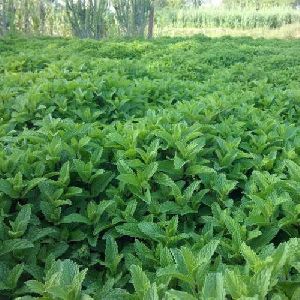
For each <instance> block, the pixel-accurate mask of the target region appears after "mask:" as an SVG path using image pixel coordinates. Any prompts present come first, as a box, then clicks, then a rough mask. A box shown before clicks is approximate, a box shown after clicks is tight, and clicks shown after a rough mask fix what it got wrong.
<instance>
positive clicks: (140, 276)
mask: <svg viewBox="0 0 300 300" xmlns="http://www.w3.org/2000/svg"><path fill="white" fill-rule="evenodd" d="M130 273H131V279H132V283H133V286H134V289H135V291H136V293H138V294H139V295H144V294H145V293H146V291H148V289H150V286H151V285H150V281H149V279H148V277H147V275H146V274H145V272H143V270H142V268H141V267H139V266H136V265H132V266H131V267H130Z"/></svg>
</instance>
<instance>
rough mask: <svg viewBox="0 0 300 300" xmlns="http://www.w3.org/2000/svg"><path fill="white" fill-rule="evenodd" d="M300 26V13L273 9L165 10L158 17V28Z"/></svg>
mask: <svg viewBox="0 0 300 300" xmlns="http://www.w3.org/2000/svg"><path fill="white" fill-rule="evenodd" d="M287 24H300V10H295V9H292V8H272V9H261V10H255V9H247V10H245V9H242V10H241V9H231V10H229V9H212V8H201V7H199V8H197V9H195V8H193V9H192V8H191V9H186V8H185V9H169V8H168V9H164V10H161V11H159V13H158V16H157V27H158V28H161V29H163V28H166V27H173V28H186V27H187V28H210V27H213V28H237V29H240V28H241V29H253V28H270V29H275V28H280V27H282V26H284V25H287Z"/></svg>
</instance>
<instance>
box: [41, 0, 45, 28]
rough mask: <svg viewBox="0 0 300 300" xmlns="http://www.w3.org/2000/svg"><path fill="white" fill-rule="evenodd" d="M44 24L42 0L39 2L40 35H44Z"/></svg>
mask: <svg viewBox="0 0 300 300" xmlns="http://www.w3.org/2000/svg"><path fill="white" fill-rule="evenodd" d="M45 22H46V7H45V3H44V0H40V33H41V34H44V33H45Z"/></svg>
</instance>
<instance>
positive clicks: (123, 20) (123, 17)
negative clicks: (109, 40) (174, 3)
mask: <svg viewBox="0 0 300 300" xmlns="http://www.w3.org/2000/svg"><path fill="white" fill-rule="evenodd" d="M112 4H113V7H114V9H115V12H116V19H117V22H118V24H119V26H120V28H121V31H122V33H123V34H124V35H125V36H130V37H133V36H135V37H142V36H144V34H145V29H146V26H147V24H148V28H149V26H150V25H149V15H150V11H151V10H152V13H153V15H154V7H153V2H152V1H151V0H113V1H112ZM150 27H151V26H150Z"/></svg>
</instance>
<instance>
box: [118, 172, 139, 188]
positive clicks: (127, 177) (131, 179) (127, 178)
mask: <svg viewBox="0 0 300 300" xmlns="http://www.w3.org/2000/svg"><path fill="white" fill-rule="evenodd" d="M117 179H118V180H120V181H122V182H124V183H126V184H131V185H133V186H136V187H140V182H139V180H138V178H137V177H136V175H134V174H120V175H119V176H117Z"/></svg>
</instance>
